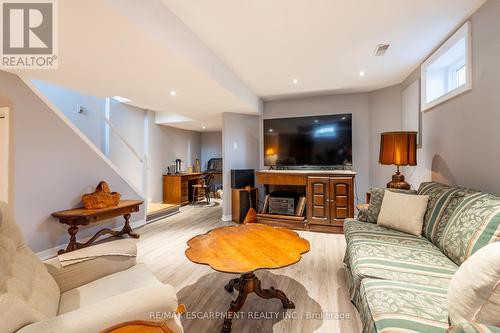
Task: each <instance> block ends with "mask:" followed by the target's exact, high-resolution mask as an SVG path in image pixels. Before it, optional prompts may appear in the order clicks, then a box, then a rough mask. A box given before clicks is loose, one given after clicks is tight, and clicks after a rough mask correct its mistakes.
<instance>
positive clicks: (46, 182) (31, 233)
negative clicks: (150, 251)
mask: <svg viewBox="0 0 500 333" xmlns="http://www.w3.org/2000/svg"><path fill="white" fill-rule="evenodd" d="M0 92H1V93H0V95H3V96H2V97H0V100H10V104H11V110H10V111H11V112H10V114H11V116H12V117H11V128H10V130H11V138H12V145H11V148H12V152H11V161H10V163H11V165H13V166H14V168H11V170H12V171H13V174H12V175H11V177H10V178H9V185H10V189H11V190H13V196H12V198H13V200H12V201H11V200H9V205H11V206H12V207H13V212H14V216H15V218H16V220H17V223H18V224H19V226H20V227H21V230H22V233H23V235H24V237H25V239H26V241H27V244H28V245H29V246H30V247H31V248H32V249H33V250H34V251H35V252H38V251H42V250H47V249H50V248H52V247H56V246H62V245H64V244H67V243H68V234H67V227H65V226H64V225H62V224H60V223H59V222H58V221H57V220H56V219H54V218H52V217H51V216H50V214H51V213H52V212H55V211H57V210H61V209H67V208H71V207H75V206H77V205H79V204H80V198H81V195H82V194H84V193H86V192H89V191H90V190H92V189H93V187H94V186H95V185H97V183H99V181H101V180H103V179H104V180H106V181H108V183H109V184H110V186H111V188H112V189H113V190H115V191H118V192H120V193H122V195H123V197H124V198H130V199H139V198H141V196H140V194H139V193H137V192H136V191H134V190H133V188H132V187H131V186H130V185H129V184H128V183H127V182H126V181H124V180H123V178H121V177H120V175H119V174H118V173H117V171H116V170H115V169H114V168H113V167H112V166H111V165H110V164H108V163H107V162H106V160H105V159H103V157H102V155H99V151H98V150H95V149H94V148H93V147H92V146H91V145H89V144H88V143H87V141H86V139H84V138H82V137H81V136H79V135H78V134H77V132H75V130H74V129H73V128H71V126H72V125H69V124H68V123H66V122H65V121H64V120H63V119H64V117H63V116H62V115H61V117H62V118H61V117H60V116H59V115H58V114H57V113H56V112H54V111H53V110H51V109H50V108H49V106H48V105H47V104H46V103H45V102H44V101H43V100H42V99H40V98H39V97H38V96H37V95H36V94H35V93H34V92H33V91H32V90H31V89H30V88H29V87H28V86H27V85H26V84H25V83H24V82H23V81H22V80H21V79H20V78H19V77H17V76H16V75H13V74H10V73H7V72H3V71H0ZM143 219H144V211H141V212H140V213H137V214H133V217H132V221H133V222H134V221H140V220H143ZM122 224H123V221H122V219H118V220H111V221H109V222H104V223H101V224H99V225H96V226H95V227H94V226H93V227H88V228H82V230H81V231H80V232H79V234H78V236H79V237H82V238H83V237H88V236H90V235H92V234H94V233H95V232H96V231H97V230H98V229H101V228H103V227H119V226H121V225H122Z"/></svg>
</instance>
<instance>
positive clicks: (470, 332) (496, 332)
mask: <svg viewBox="0 0 500 333" xmlns="http://www.w3.org/2000/svg"><path fill="white" fill-rule="evenodd" d="M484 332H489V333H500V327H496V326H491V325H485V324H478V323H462V324H455V325H452V326H450V327H449V328H448V329H447V330H446V333H484Z"/></svg>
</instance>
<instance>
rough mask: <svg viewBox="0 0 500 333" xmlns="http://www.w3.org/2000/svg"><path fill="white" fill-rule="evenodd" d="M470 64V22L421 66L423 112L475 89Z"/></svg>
mask: <svg viewBox="0 0 500 333" xmlns="http://www.w3.org/2000/svg"><path fill="white" fill-rule="evenodd" d="M471 60H472V59H471V35H470V22H467V23H465V24H464V25H463V26H462V27H461V28H460V29H458V30H457V31H456V32H455V33H454V34H453V35H452V36H451V37H450V38H449V39H448V40H447V41H446V42H444V44H443V45H442V46H441V47H440V48H439V49H437V51H436V52H434V53H433V54H432V55H431V56H430V57H429V58H428V59H427V60H426V61H425V62H424V63H423V64H422V67H421V68H420V71H421V77H422V80H421V85H422V87H421V88H422V89H421V91H422V96H421V99H422V101H421V102H422V103H421V105H422V111H425V110H428V109H430V108H432V107H434V106H436V105H438V104H440V103H443V102H444V101H447V100H449V99H450V98H453V97H455V96H458V95H460V94H462V93H464V92H466V91H468V90H470V89H472V82H471V78H472V66H471V64H472V61H471Z"/></svg>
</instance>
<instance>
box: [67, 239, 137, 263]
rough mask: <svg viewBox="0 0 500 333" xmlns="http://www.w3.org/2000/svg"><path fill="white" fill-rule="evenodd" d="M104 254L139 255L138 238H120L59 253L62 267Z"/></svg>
mask: <svg viewBox="0 0 500 333" xmlns="http://www.w3.org/2000/svg"><path fill="white" fill-rule="evenodd" d="M103 256H126V257H135V256H137V246H136V240H134V239H120V240H114V241H110V242H105V243H100V244H96V245H91V246H89V247H85V248H83V249H79V250H76V251H71V252H66V253H63V254H60V255H58V258H59V262H60V263H61V266H62V267H65V266H69V265H73V264H76V263H79V262H82V261H87V260H92V259H95V258H97V257H103Z"/></svg>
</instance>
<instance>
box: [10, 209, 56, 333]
mask: <svg viewBox="0 0 500 333" xmlns="http://www.w3.org/2000/svg"><path fill="white" fill-rule="evenodd" d="M59 297H60V292H59V287H58V286H57V284H56V282H55V281H54V279H53V278H52V276H50V274H49V273H48V272H47V269H46V268H45V266H44V265H43V263H42V262H41V261H40V259H38V257H37V256H36V255H35V254H34V253H33V251H31V250H30V249H29V248H28V247H27V246H25V245H24V241H23V238H22V235H21V231H20V230H19V228H18V226H17V225H16V224H15V222H14V219H13V217H12V216H11V215H10V213H9V211H8V209H7V205H6V204H5V203H3V202H0V323H2V324H1V325H0V327H2V326H3V325H5V326H3V327H7V326H8V327H9V329H13V330H17V329H19V328H20V327H22V326H23V325H26V324H29V323H32V322H34V321H38V320H40V319H42V318H47V317H53V316H55V315H56V314H57V308H58V305H59ZM3 310H6V311H3ZM7 310H8V311H7ZM12 311H15V315H13V314H12ZM4 323H5V324H4ZM0 331H1V330H0Z"/></svg>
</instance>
